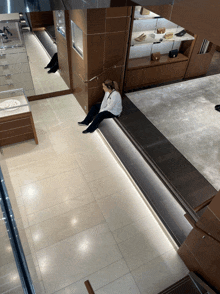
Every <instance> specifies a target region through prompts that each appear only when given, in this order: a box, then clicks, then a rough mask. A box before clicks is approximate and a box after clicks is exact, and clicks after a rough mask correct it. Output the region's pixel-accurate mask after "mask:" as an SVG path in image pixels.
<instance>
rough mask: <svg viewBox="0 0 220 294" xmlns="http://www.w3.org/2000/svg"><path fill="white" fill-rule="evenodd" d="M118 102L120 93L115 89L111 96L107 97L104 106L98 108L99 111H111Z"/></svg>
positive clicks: (119, 101)
mask: <svg viewBox="0 0 220 294" xmlns="http://www.w3.org/2000/svg"><path fill="white" fill-rule="evenodd" d="M118 103H121V95H120V93H118V92H116V91H115V92H114V93H112V95H111V98H110V99H107V105H106V107H104V108H102V109H100V112H101V111H110V112H111V111H112V109H114V108H115V106H116V105H117V104H118Z"/></svg>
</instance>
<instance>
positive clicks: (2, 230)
mask: <svg viewBox="0 0 220 294" xmlns="http://www.w3.org/2000/svg"><path fill="white" fill-rule="evenodd" d="M5 225H6V224H5V217H4V216H3V212H2V210H1V209H0V255H1V258H0V281H1V283H0V293H12V292H11V291H13V293H17V294H20V293H21V294H23V293H24V292H23V289H22V285H21V280H20V277H19V273H18V269H17V266H16V262H15V260H14V255H13V250H12V247H11V243H10V240H9V236H8V232H7V229H6V226H5Z"/></svg>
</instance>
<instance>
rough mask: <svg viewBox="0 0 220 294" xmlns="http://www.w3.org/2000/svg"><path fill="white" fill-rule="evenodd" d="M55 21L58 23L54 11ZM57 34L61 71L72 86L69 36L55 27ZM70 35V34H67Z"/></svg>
mask: <svg viewBox="0 0 220 294" xmlns="http://www.w3.org/2000/svg"><path fill="white" fill-rule="evenodd" d="M53 17H54V23H56V15H55V12H54V13H53ZM68 17H69V15H68V13H67V14H66V16H65V20H66V21H67V23H68V21H69V19H68ZM55 35H56V43H57V53H58V61H59V72H60V75H61V76H62V78H63V80H64V81H65V83H66V84H67V86H68V87H69V88H70V74H69V62H68V51H69V49H70V48H69V47H68V46H67V39H68V38H67V37H64V36H63V35H62V34H60V33H59V32H58V31H57V29H56V28H55ZM67 36H68V34H67Z"/></svg>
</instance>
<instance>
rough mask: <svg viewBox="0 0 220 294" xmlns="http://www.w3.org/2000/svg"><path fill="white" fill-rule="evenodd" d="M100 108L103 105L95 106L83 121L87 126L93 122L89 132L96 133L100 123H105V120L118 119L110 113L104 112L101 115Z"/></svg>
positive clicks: (88, 129)
mask: <svg viewBox="0 0 220 294" xmlns="http://www.w3.org/2000/svg"><path fill="white" fill-rule="evenodd" d="M100 108H101V103H98V104H95V105H93V106H92V108H91V109H90V111H89V113H88V114H87V116H86V118H85V119H84V120H83V123H85V124H86V125H89V124H90V123H91V122H92V123H91V124H90V126H89V127H88V128H87V131H88V132H91V133H92V132H94V131H95V130H96V129H97V128H98V126H99V124H100V122H102V121H103V119H106V118H112V117H116V115H114V114H113V113H111V112H109V111H102V112H100V113H99V110H100Z"/></svg>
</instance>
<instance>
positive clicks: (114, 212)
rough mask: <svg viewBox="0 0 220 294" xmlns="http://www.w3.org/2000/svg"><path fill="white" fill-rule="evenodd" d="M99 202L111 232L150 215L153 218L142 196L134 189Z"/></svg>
mask: <svg viewBox="0 0 220 294" xmlns="http://www.w3.org/2000/svg"><path fill="white" fill-rule="evenodd" d="M97 202H98V205H99V207H100V209H101V210H102V213H103V215H104V217H105V219H106V221H107V223H108V225H109V227H110V229H111V231H115V230H117V229H119V228H122V227H124V226H126V225H128V224H131V223H133V222H134V221H137V220H138V219H140V218H143V217H145V216H147V215H148V214H149V215H150V216H151V213H150V211H149V209H148V208H147V206H146V204H145V203H144V201H143V199H142V198H141V196H140V195H139V194H138V193H137V191H135V190H132V189H131V190H130V189H124V190H121V191H120V192H117V193H114V194H112V195H111V196H108V197H104V198H101V199H98V200H97ZM137 210H138V213H137Z"/></svg>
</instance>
